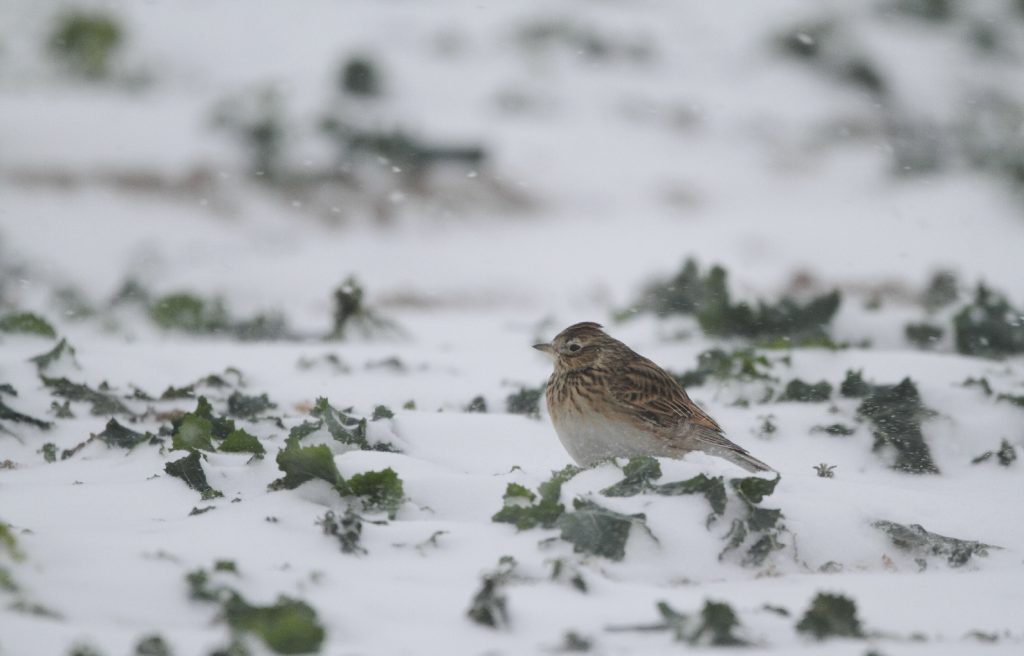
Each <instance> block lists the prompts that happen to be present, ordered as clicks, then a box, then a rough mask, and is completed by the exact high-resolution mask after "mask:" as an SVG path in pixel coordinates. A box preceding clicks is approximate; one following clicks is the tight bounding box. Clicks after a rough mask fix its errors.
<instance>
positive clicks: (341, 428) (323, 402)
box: [288, 397, 397, 453]
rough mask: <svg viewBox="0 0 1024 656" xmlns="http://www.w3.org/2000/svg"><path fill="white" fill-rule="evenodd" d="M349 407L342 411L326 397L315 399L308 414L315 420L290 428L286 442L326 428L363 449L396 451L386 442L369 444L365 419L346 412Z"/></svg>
mask: <svg viewBox="0 0 1024 656" xmlns="http://www.w3.org/2000/svg"><path fill="white" fill-rule="evenodd" d="M348 412H351V408H349V409H347V410H345V411H342V410H338V409H337V408H335V407H334V406H332V405H331V404H330V402H329V401H328V400H327V399H326V398H323V397H321V398H319V399H317V400H316V405H315V406H314V407H313V409H312V410H311V411H310V413H309V414H310V415H312V416H313V417H315V418H316V421H307V422H305V423H302V424H300V425H298V426H296V427H295V428H293V429H292V430H291V432H290V433H289V435H288V442H289V444H290V443H291V442H298V441H299V440H301V439H303V438H305V437H306V436H307V435H311V434H312V433H315V432H316V431H318V430H321V429H326V430H327V432H328V433H330V434H331V437H333V438H334V439H335V440H337V441H338V442H341V443H342V444H349V445H352V446H354V447H356V448H359V449H362V450H364V451H388V452H392V453H393V452H396V451H397V449H396V448H395V447H394V446H392V445H391V444H388V443H386V442H374V443H373V444H370V443H369V441H368V440H367V439H366V424H367V422H366V419H357V418H355V417H353V416H351V415H349V414H348Z"/></svg>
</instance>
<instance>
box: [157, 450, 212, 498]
mask: <svg viewBox="0 0 1024 656" xmlns="http://www.w3.org/2000/svg"><path fill="white" fill-rule="evenodd" d="M201 458H202V456H200V455H199V452H198V451H192V452H190V453H189V454H188V455H187V456H185V457H184V458H181V459H180V460H175V461H174V462H169V463H167V464H166V465H164V471H165V472H167V473H168V474H170V475H171V476H174V477H176V478H180V479H181V480H183V481H185V484H186V485H188V486H189V487H190V488H192V489H193V490H196V491H197V492H199V493H200V494H202V495H203V499H215V498H217V497H222V496H224V494H223V493H222V492H220V491H219V490H215V489H213V487H212V486H211V485H210V483H209V482H207V480H206V472H204V471H203V465H202V463H201V462H200V460H201Z"/></svg>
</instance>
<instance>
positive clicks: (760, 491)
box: [729, 476, 782, 503]
mask: <svg viewBox="0 0 1024 656" xmlns="http://www.w3.org/2000/svg"><path fill="white" fill-rule="evenodd" d="M780 480H782V477H781V476H776V477H775V478H760V477H758V476H747V477H745V478H734V479H731V480H730V481H729V483H730V484H731V485H732V487H733V489H734V490H736V493H737V494H738V495H739V496H740V498H741V499H743V500H744V501H746V502H747V503H761V501H763V500H764V498H765V497H766V496H769V495H771V493H772V492H774V491H775V486H776V485H778V484H779V481H780Z"/></svg>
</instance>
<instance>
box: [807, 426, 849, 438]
mask: <svg viewBox="0 0 1024 656" xmlns="http://www.w3.org/2000/svg"><path fill="white" fill-rule="evenodd" d="M811 432H812V433H824V434H826V435H832V436H834V437H849V436H850V435H853V434H854V433H856V432H857V429H856V428H853V427H851V426H847V425H846V424H829V425H828V426H814V427H813V428H811Z"/></svg>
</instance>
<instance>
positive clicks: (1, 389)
mask: <svg viewBox="0 0 1024 656" xmlns="http://www.w3.org/2000/svg"><path fill="white" fill-rule="evenodd" d="M4 395H10V396H17V395H18V391H17V390H16V389H14V387H13V386H11V385H9V384H7V383H4V384H2V385H0V432H4V433H11V431H10V429H8V428H7V427H6V426H4V422H8V421H9V422H13V423H16V424H28V425H29V426H35V427H36V428H41V429H42V430H49V429H50V428H52V427H53V424H52V423H51V422H48V421H43V420H42V419H36V418H35V417H31V416H29V415H26V414H24V413H22V412H18V411H17V410H15V409H14V408H12V407H11V406H9V405H7V403H6V402H5V401H4Z"/></svg>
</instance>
